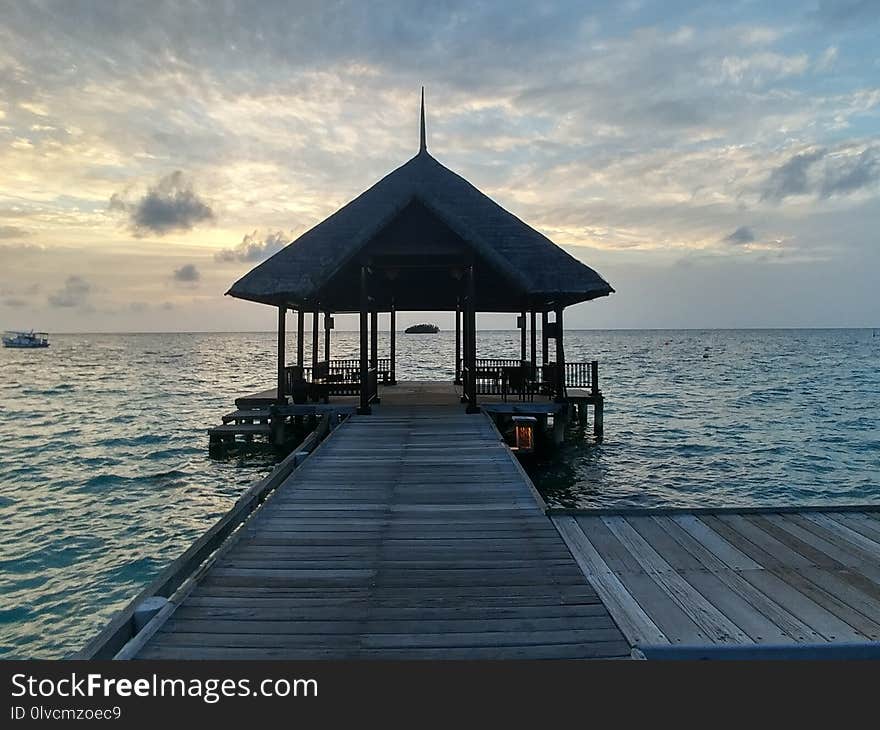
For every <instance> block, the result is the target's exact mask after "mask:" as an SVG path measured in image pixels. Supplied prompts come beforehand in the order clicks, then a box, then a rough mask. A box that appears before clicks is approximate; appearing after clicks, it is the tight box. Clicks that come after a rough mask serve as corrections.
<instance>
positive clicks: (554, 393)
mask: <svg viewBox="0 0 880 730" xmlns="http://www.w3.org/2000/svg"><path fill="white" fill-rule="evenodd" d="M461 372H462V378H463V382H464V383H465V388H466V384H467V377H468V370H467V368H466V367H462V369H461ZM560 375H562V377H560ZM474 378H475V380H476V391H477V395H498V396H501V397H502V398H503V399H504V400H507V399H508V398H518V399H520V400H534V397H535V396H536V395H544V396H548V397H551V398H556V397H563V396H564V395H565V392H566V389H567V388H580V389H587V390H590V391H591V393H592V394H593V395H597V394H598V393H599V363H598V361H597V360H593V361H591V362H567V363H565V364H564V367H563V371H562V373H561V374H560V369H559V367H558V366H557V365H556V363H552V362H551V363H547V364H545V365H540V366H538V367H537V368H532V364H531V362H530V361H526V360H514V359H512V358H478V359H477V361H476V368H475V370H474ZM465 392H467V391H465Z"/></svg>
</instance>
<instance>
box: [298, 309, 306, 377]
mask: <svg viewBox="0 0 880 730" xmlns="http://www.w3.org/2000/svg"><path fill="white" fill-rule="evenodd" d="M305 319H306V313H305V312H304V311H303V310H302V309H298V310H297V311H296V364H297V365H299V366H300V367H302V366H303V365H305V358H304V352H305V344H306V343H305V342H304V341H303V338H304V337H305Z"/></svg>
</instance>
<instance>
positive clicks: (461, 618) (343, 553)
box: [122, 403, 630, 659]
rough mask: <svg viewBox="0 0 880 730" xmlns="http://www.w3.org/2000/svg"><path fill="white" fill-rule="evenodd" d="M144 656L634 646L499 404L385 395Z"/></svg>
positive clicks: (275, 503) (209, 577)
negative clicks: (515, 451)
mask: <svg viewBox="0 0 880 730" xmlns="http://www.w3.org/2000/svg"><path fill="white" fill-rule="evenodd" d="M184 593H185V595H181V596H178V597H176V598H174V599H172V605H171V606H170V608H169V609H167V610H165V611H164V613H163V615H162V620H161V621H159V620H155V621H153V622H152V623H151V624H149V625H148V626H147V628H146V629H145V630H144V631H142V632H141V633H140V634H139V635H138V636H137V637H135V638H134V639H133V640H132V641H131V642H130V643H129V645H128V646H127V648H125V649H124V650H123V653H122V655H123V656H130V657H134V658H166V659H168V658H182V659H198V658H203V659H207V658H224V659H246V658H288V659H289V658H422V659H437V658H447V659H452V658H459V659H462V658H485V659H490V658H492V659H503V658H596V657H603V658H610V657H628V656H629V654H630V647H629V645H628V644H627V643H626V641H625V640H624V637H623V635H622V634H621V632H620V630H619V629H618V628H617V626H616V625H615V623H614V621H613V620H612V618H611V616H610V615H609V613H608V611H607V610H606V608H605V606H604V605H603V604H602V602H601V600H600V599H599V596H598V595H597V593H596V591H595V590H594V589H593V588H592V587H591V585H590V584H589V583H588V582H587V580H586V579H585V578H584V576H583V574H582V573H581V571H580V570H579V568H578V565H577V563H576V562H575V560H574V559H573V558H572V555H571V553H570V552H569V550H568V549H567V548H566V546H565V543H564V542H563V540H562V538H561V537H560V536H559V534H558V533H557V531H556V530H555V529H554V527H553V525H552V523H551V522H550V520H549V519H548V518H547V516H546V515H545V514H544V510H543V504H542V502H541V501H540V497H539V496H538V495H537V493H536V492H535V491H534V488H533V487H532V485H531V482H530V480H529V479H528V477H527V476H526V475H525V473H524V472H523V471H522V469H521V467H520V466H519V463H518V462H517V461H516V459H515V457H514V456H513V455H512V454H511V452H510V450H509V449H508V448H507V446H506V445H505V444H504V442H503V441H502V439H501V436H500V434H499V433H498V431H497V430H496V429H495V427H494V425H493V423H492V421H491V420H490V419H489V417H488V416H486V415H485V414H475V415H466V414H465V413H464V412H463V409H462V407H461V406H443V405H421V406H415V405H411V406H396V407H395V406H393V405H388V404H384V403H383V404H382V406H381V407H378V408H376V409H374V411H373V415H371V416H354V417H351V418H349V419H348V420H347V421H346V422H345V423H343V424H342V425H341V426H339V427H338V428H337V429H336V430H335V431H334V432H333V433H332V434H331V435H330V436H329V437H328V438H327V439H326V440H325V441H324V443H323V444H322V445H321V446H320V447H319V448H318V449H317V450H316V451H315V452H314V453H313V455H311V456H310V457H309V458H308V459H306V461H305V462H304V463H303V464H302V466H300V467H299V468H298V469H297V470H296V471H295V472H294V473H293V475H292V476H291V477H289V478H288V479H287V480H286V481H285V482H284V483H283V484H281V486H280V487H278V489H277V490H276V491H275V493H274V494H273V495H272V496H271V498H270V499H269V500H268V501H267V502H266V503H265V504H264V505H263V506H262V507H261V508H260V509H259V510H258V511H257V513H256V514H255V516H254V517H253V518H252V519H251V520H250V521H249V522H248V523H247V524H246V525H245V526H244V528H243V529H242V530H240V531H239V532H238V533H237V534H236V536H235V537H234V538H232V539H230V540H228V541H227V543H226V544H225V545H223V546H222V548H221V550H220V551H219V554H218V555H216V556H215V557H214V559H213V561H212V563H211V564H210V565H209V566H207V567H205V568H203V569H202V571H201V573H200V577H199V578H198V579H197V580H195V581H192V583H191V585H190V587H189V588H188V589H187V590H186V591H184Z"/></svg>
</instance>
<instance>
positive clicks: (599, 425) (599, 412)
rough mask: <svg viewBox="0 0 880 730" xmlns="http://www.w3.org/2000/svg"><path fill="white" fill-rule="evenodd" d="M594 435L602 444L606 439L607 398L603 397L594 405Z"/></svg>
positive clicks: (598, 397) (597, 399)
mask: <svg viewBox="0 0 880 730" xmlns="http://www.w3.org/2000/svg"><path fill="white" fill-rule="evenodd" d="M593 435H594V436H595V437H596V441H598V442H600V443H601V442H602V440H603V439H604V438H605V398H604V397H603V396H601V395H598V396H596V401H595V403H593Z"/></svg>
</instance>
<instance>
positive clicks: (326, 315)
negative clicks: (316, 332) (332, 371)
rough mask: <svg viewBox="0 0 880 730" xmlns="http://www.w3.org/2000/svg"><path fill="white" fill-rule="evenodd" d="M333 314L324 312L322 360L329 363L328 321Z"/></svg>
mask: <svg viewBox="0 0 880 730" xmlns="http://www.w3.org/2000/svg"><path fill="white" fill-rule="evenodd" d="M332 319H333V315H332V314H330V312H324V360H326V362H327V364H328V365H329V363H330V321H331V320H332Z"/></svg>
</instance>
